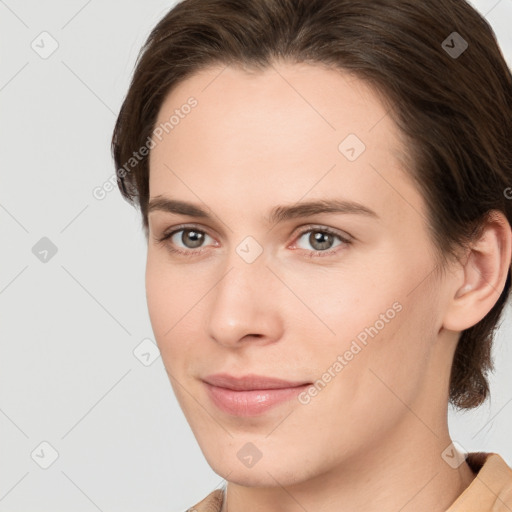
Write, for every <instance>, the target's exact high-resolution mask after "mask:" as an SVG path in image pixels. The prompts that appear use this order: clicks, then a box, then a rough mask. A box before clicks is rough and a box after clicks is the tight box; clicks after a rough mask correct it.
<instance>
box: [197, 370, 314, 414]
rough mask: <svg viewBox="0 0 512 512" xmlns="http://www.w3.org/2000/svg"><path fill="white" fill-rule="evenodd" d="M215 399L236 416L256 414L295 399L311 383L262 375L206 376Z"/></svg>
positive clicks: (206, 382)
mask: <svg viewBox="0 0 512 512" xmlns="http://www.w3.org/2000/svg"><path fill="white" fill-rule="evenodd" d="M203 382H204V383H205V386H206V389H207V391H208V395H209V397H210V399H211V400H212V402H213V403H214V404H215V405H216V406H217V407H218V408H219V409H220V410H222V411H223V412H226V413H228V414H231V415H235V416H256V415H259V414H263V413H265V412H266V411H268V410H270V409H271V408H273V407H275V406H277V405H279V404H282V403H283V402H286V401H288V400H291V399H293V398H295V397H296V396H297V395H298V394H299V393H300V392H302V391H304V390H305V389H306V388H308V387H309V386H311V383H310V382H303V381H301V382H298V381H286V380H282V379H276V378H273V377H264V376H260V375H245V376H243V377H233V376H231V375H227V374H216V375H210V376H208V377H206V378H204V379H203Z"/></svg>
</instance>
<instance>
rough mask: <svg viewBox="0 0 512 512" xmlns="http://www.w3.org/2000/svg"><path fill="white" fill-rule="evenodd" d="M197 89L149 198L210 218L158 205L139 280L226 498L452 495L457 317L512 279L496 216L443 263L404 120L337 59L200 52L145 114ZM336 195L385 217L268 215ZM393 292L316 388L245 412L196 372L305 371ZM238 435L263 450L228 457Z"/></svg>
mask: <svg viewBox="0 0 512 512" xmlns="http://www.w3.org/2000/svg"><path fill="white" fill-rule="evenodd" d="M190 96H194V97H195V98H196V99H197V101H198V105H197V106H196V107H195V108H194V109H193V110H192V111H191V112H190V114H188V115H187V116H185V117H184V118H183V119H181V120H180V122H179V124H178V125H176V126H175V127H174V129H173V130H172V131H170V132H169V134H168V135H166V136H165V137H163V139H162V141H161V142H159V143H158V144H157V145H156V146H155V147H154V148H153V149H152V150H151V153H150V200H151V201H153V200H155V199H158V198H162V197H166V198H172V199H177V200H181V201H186V202H190V203H193V204H195V205H197V206H200V207H202V208H204V209H206V210H207V211H208V212H209V213H210V215H211V218H203V217H191V216H188V215H184V214H176V213H171V212H166V211H161V210H158V209H155V210H153V211H151V212H150V214H149V238H148V256H147V268H146V291H147V301H148V307H149V314H150V319H151V323H152V327H153V331H154V334H155V337H156V341H157V344H158V347H159V349H160V352H161V355H162V358H163V362H164V365H165V368H166V371H167V373H168V375H169V378H170V382H171V385H172V387H173V389H174V392H175V393H176V397H177V399H178V401H179V404H180V406H181V408H182V410H183V412H184V415H185V417H186V419H187V421H188V422H189V424H190V427H191V429H192V431H193V433H194V435H195V437H196V439H197V441H198V443H199V446H200V447H201V450H202V452H203V454H204V456H205V458H206V459H207V461H208V463H209V464H210V466H211V467H212V469H213V470H214V471H215V472H216V473H217V474H218V475H220V476H222V477H223V478H225V479H226V480H227V481H228V486H227V503H228V505H229V511H230V512H241V511H242V510H243V511H245V512H253V511H262V510H265V511H288V512H295V511H303V510H304V509H305V510H315V511H318V512H330V511H333V512H334V511H336V512H343V511H349V510H350V511H353V510H358V511H363V512H370V511H379V512H386V511H390V512H391V511H393V512H396V511H397V510H401V512H408V511H415V512H422V511H425V512H426V511H428V512H432V511H445V510H446V509H447V508H448V507H449V506H450V504H451V503H453V501H454V500H455V499H456V498H457V496H459V495H460V493H461V492H462V491H463V490H464V489H465V488H466V487H467V486H468V485H469V484H470V482H471V481H472V479H473V478H474V475H473V473H472V472H471V470H470V469H469V466H468V465H467V464H466V463H465V462H463V463H462V464H461V465H460V466H459V467H457V468H455V469H454V468H452V467H450V465H448V464H447V463H446V462H445V460H444V459H443V458H442V456H441V454H442V452H443V451H444V450H445V449H446V448H447V447H448V446H449V445H450V443H451V439H450V436H449V433H448V426H447V403H448V383H449V372H450V366H451V361H452V357H453V353H454V350H455V347H456V343H457V340H458V338H459V334H460V331H462V330H463V329H466V328H468V327H470V326H472V325H474V324H475V323H477V322H478V321H479V320H480V319H481V318H483V317H484V316H485V314H486V313H487V312H488V311H489V310H490V309H491V307H492V306H493V304H494V303H495V302H496V300H497V299H498V297H499V294H500V293H501V291H502V289H503V287H504V284H505V279H506V273H507V269H508V267H509V265H510V257H511V256H510V253H511V234H510V226H509V225H508V223H507V221H506V220H505V218H504V217H503V216H502V215H501V214H497V215H496V216H495V217H494V218H493V219H492V221H490V222H489V223H488V225H487V227H486V230H485V231H484V234H483V235H482V238H481V239H480V240H477V241H475V243H474V245H473V246H472V248H471V250H469V251H467V252H461V258H460V259H459V260H458V261H456V260H453V261H452V263H451V264H450V266H449V267H448V268H447V269H446V272H445V273H440V272H436V269H437V268H438V267H436V262H437V261H436V256H435V254H436V253H435V251H434V246H433V243H432V241H431V239H430V238H429V235H428V232H427V224H426V218H425V214H426V207H425V203H424V200H423V198H422V196H421V195H420V193H419V192H418V190H417V189H416V188H415V186H414V184H413V183H412V181H411V180H410V178H409V176H408V175H407V173H406V171H405V170H404V169H402V168H401V165H400V159H399V157H398V155H399V154H400V153H399V152H400V151H406V148H405V147H403V145H402V144H403V143H402V142H401V139H400V134H399V133H398V131H397V128H396V126H395V125H394V123H393V121H392V120H391V118H390V116H389V115H386V112H387V108H385V106H384V105H383V104H382V103H381V101H380V100H379V97H378V96H377V95H376V94H375V93H374V92H373V91H372V90H371V89H370V88H369V87H368V86H367V85H366V84H365V82H363V81H361V80H360V79H358V78H356V77H354V76H352V75H349V74H348V73H346V72H341V71H339V70H338V71H335V70H333V69H332V68H331V69H327V68H325V67H322V66H321V65H311V64H301V65H299V64H291V63H286V62H279V63H277V62H276V63H275V64H274V65H273V66H271V67H270V68H268V69H267V70H265V71H263V72H254V73H248V72H246V71H244V70H242V69H239V68H235V67H224V66H222V67H219V66H216V67H210V68H207V69H204V70H202V71H201V72H199V73H197V74H195V75H193V76H191V77H189V78H188V79H187V80H185V81H184V82H182V83H180V84H179V85H178V86H177V87H176V88H174V89H173V90H172V91H171V93H170V94H169V95H168V96H167V98H166V100H165V102H164V104H163V105H162V107H161V110H160V113H159V116H158V120H157V124H159V123H160V122H165V121H166V120H168V119H169V117H170V115H171V114H172V113H173V112H174V110H175V109H176V108H178V109H179V108H180V107H181V106H182V105H183V104H184V103H186V101H187V99H188V98H189V97H190ZM348 134H356V135H357V137H359V139H360V140H362V141H363V142H364V144H365V145H366V150H365V151H364V152H363V153H362V154H361V155H360V156H359V157H358V158H357V159H356V160H355V161H352V162H351V161H349V160H348V159H347V158H345V156H344V155H343V154H342V153H341V152H340V151H339V150H338V145H339V144H340V142H341V141H342V140H344V139H345V137H346V136H347V135H348ZM333 198H337V199H344V200H351V201H357V202H358V203H361V204H362V205H364V206H365V207H367V208H369V209H371V210H373V211H374V212H375V213H376V214H377V217H372V216H365V215H362V214H359V213H320V214H314V215H309V216H307V217H301V218H292V219H288V220H285V221H282V222H280V223H270V222H269V216H270V211H271V210H272V208H274V207H276V206H278V205H285V206H290V205H293V204H295V203H297V202H304V201H311V200H317V199H333ZM181 224H186V226H185V227H188V228H189V229H193V228H194V227H195V228H196V229H198V230H200V231H202V232H203V233H205V235H204V240H203V242H202V245H199V246H196V245H194V241H195V239H194V238H193V234H192V236H191V233H190V232H187V231H181V232H178V233H177V234H175V235H174V236H173V237H172V238H170V239H168V240H166V241H165V242H163V243H159V242H158V239H159V238H161V237H162V236H163V235H164V234H165V233H167V232H169V231H170V230H171V228H173V227H176V226H180V225H181ZM307 228H310V229H311V230H312V231H307ZM323 228H331V229H333V230H335V231H336V232H337V233H339V234H340V235H341V236H344V237H346V236H348V237H349V238H350V239H351V243H349V244H347V243H344V242H342V241H341V240H340V239H338V238H337V237H336V236H334V237H333V238H332V239H331V241H329V239H327V247H326V249H323V252H324V253H325V252H326V250H327V251H328V250H331V254H328V255H323V256H322V246H321V244H320V248H319V243H318V242H316V243H315V241H314V239H313V240H312V239H311V238H310V235H311V234H314V233H315V232H316V231H320V232H323V231H322V229H323ZM301 232H306V234H301ZM247 236H251V237H253V238H254V239H255V240H256V241H257V243H258V244H259V245H260V246H261V248H262V249H263V252H262V254H261V255H260V256H259V257H258V258H257V259H256V260H255V261H254V262H252V263H247V262H246V261H245V260H244V259H243V258H242V257H241V256H240V255H239V254H238V253H237V251H236V249H237V246H239V244H240V243H241V242H242V241H243V240H244V239H245V238H246V237H247ZM185 244H187V245H185ZM329 244H330V245H329ZM324 247H325V246H324ZM173 248H174V249H180V250H182V251H188V252H189V253H191V254H192V256H185V255H181V254H177V253H174V252H172V249H173ZM251 250H252V249H251ZM315 254H316V256H315V257H308V256H311V255H315ZM319 254H320V256H319ZM397 302H398V303H399V304H400V306H401V310H400V312H397V313H396V315H394V318H393V319H391V320H389V321H388V322H387V323H385V326H384V328H382V329H380V330H379V332H378V334H377V335H376V336H374V337H373V338H369V340H368V343H367V345H366V346H364V348H363V349H362V350H361V351H360V352H359V353H357V355H356V356H354V357H353V359H352V360H351V361H349V362H348V364H346V365H345V366H344V367H343V369H342V371H340V372H338V373H337V374H336V376H335V377H334V378H332V379H331V381H330V382H329V383H328V385H327V386H325V388H324V389H322V390H321V392H319V393H318V395H317V396H316V397H314V398H312V399H311V401H310V403H308V404H301V403H299V401H298V400H291V401H289V402H285V403H284V404H281V405H279V406H277V407H274V408H273V409H271V410H270V411H268V412H266V413H265V414H262V415H260V416H256V417H250V418H248V417H238V416H233V415H228V414H226V413H224V412H222V411H220V410H219V409H217V408H216V406H215V405H214V404H213V403H212V402H211V401H210V399H209V397H208V395H207V393H206V389H205V386H204V384H203V383H202V381H201V379H202V378H204V377H206V376H207V375H210V374H213V373H219V372H227V373H230V374H232V375H235V376H240V375H245V374H247V373H255V374H259V375H265V376H273V377H278V378H281V379H287V380H294V381H307V382H315V381H316V380H317V379H320V378H322V375H323V374H324V373H325V372H326V371H327V369H328V368H329V367H332V366H333V363H334V362H335V361H336V360H337V357H338V355H340V354H342V355H343V354H344V353H345V352H346V350H347V349H349V348H350V346H351V343H352V341H353V340H354V339H355V338H356V337H357V335H358V334H359V333H361V331H363V330H364V329H365V327H369V326H372V325H374V324H375V323H376V321H377V320H379V318H381V317H380V315H381V314H385V313H386V311H387V310H389V309H390V308H392V305H393V304H394V303H397ZM246 443H252V444H253V445H254V446H256V447H257V449H258V450H259V451H260V452H261V454H262V457H261V459H260V460H259V461H258V462H257V463H256V464H255V465H253V466H252V467H250V468H249V467H246V466H245V465H244V464H242V463H241V461H240V460H239V458H238V457H237V452H238V451H239V450H240V449H241V448H242V447H243V446H244V445H245V444H246ZM223 510H227V508H226V503H224V507H223Z"/></svg>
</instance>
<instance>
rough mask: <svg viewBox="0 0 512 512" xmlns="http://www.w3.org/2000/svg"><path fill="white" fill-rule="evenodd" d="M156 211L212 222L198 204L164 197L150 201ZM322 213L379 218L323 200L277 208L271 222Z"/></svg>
mask: <svg viewBox="0 0 512 512" xmlns="http://www.w3.org/2000/svg"><path fill="white" fill-rule="evenodd" d="M154 211H163V212H167V213H175V214H178V215H186V216H188V217H198V218H203V219H210V220H212V216H211V215H210V214H209V213H208V212H207V211H206V210H204V209H203V208H201V207H200V206H198V205H196V204H193V203H188V202H185V201H178V200H176V199H170V198H167V197H162V196H157V197H155V198H153V199H151V200H150V202H149V206H148V214H149V213H151V212H154ZM321 213H345V214H359V215H364V216H367V217H373V218H375V219H378V218H379V216H378V215H377V213H375V212H374V211H373V210H371V209H370V208H368V207H366V206H364V205H363V204H360V203H357V202H355V201H347V200H344V199H321V200H317V201H307V202H302V203H296V204H293V205H291V206H276V207H275V208H273V209H272V210H271V212H270V216H269V222H270V223H271V224H274V223H279V222H284V221H286V220H290V219H296V218H300V217H309V216H311V215H318V214H321Z"/></svg>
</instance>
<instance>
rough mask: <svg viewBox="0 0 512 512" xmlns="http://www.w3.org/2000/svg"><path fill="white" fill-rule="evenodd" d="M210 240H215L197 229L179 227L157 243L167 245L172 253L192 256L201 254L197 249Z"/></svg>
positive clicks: (158, 239) (163, 236)
mask: <svg viewBox="0 0 512 512" xmlns="http://www.w3.org/2000/svg"><path fill="white" fill-rule="evenodd" d="M208 238H210V239H212V240H213V238H212V237H211V236H210V235H208V234H207V233H205V232H204V231H202V230H200V229H198V228H196V227H193V226H188V227H182V226H177V227H176V228H174V229H173V230H172V231H170V232H168V233H164V235H162V236H161V237H160V238H157V242H158V243H165V244H166V245H167V246H168V248H169V250H170V251H171V252H175V253H179V254H184V255H186V256H189V255H190V256H191V255H193V254H197V253H199V252H201V251H199V250H197V249H198V248H199V249H201V248H202V246H203V245H204V243H205V241H206V240H207V239H208Z"/></svg>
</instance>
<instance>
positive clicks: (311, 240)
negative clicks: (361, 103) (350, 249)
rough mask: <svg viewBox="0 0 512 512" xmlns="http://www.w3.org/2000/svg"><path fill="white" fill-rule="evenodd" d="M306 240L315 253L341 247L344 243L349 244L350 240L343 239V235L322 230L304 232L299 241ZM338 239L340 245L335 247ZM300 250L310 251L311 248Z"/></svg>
mask: <svg viewBox="0 0 512 512" xmlns="http://www.w3.org/2000/svg"><path fill="white" fill-rule="evenodd" d="M304 238H305V239H306V243H307V244H309V246H310V247H312V248H313V249H314V250H315V251H327V250H329V249H332V248H333V247H337V246H338V245H341V244H342V243H349V240H347V239H345V238H343V237H342V236H341V235H338V234H337V233H333V232H331V231H329V230H326V229H320V228H317V229H310V230H308V231H305V232H303V233H302V234H301V235H300V237H299V239H298V240H299V241H300V240H302V239H304ZM336 239H338V240H339V241H340V243H338V244H337V245H334V246H333V243H334V241H335V240H336ZM297 243H298V242H297ZM300 248H301V249H306V250H310V248H309V247H300Z"/></svg>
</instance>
